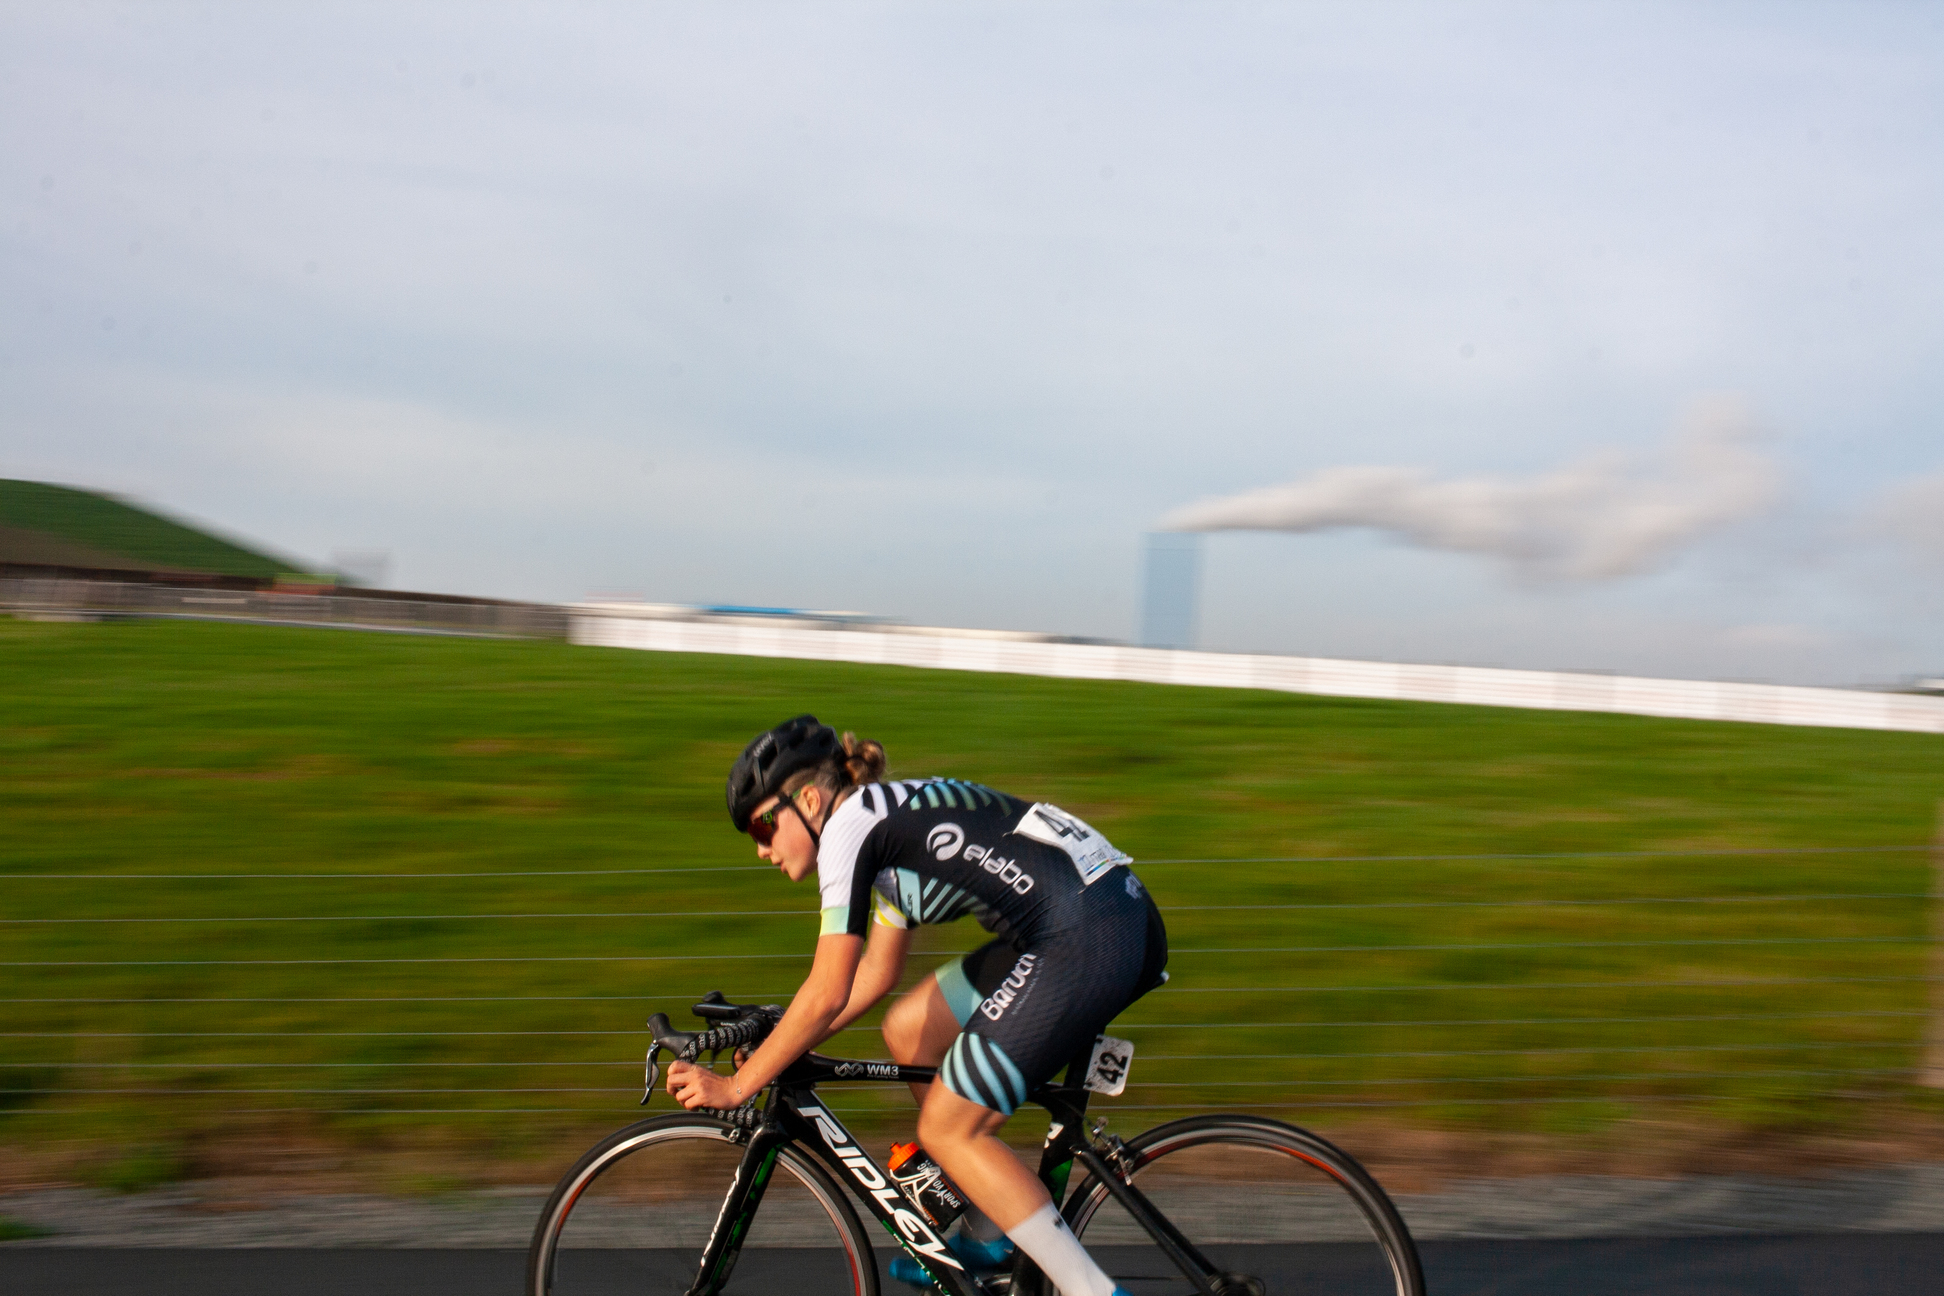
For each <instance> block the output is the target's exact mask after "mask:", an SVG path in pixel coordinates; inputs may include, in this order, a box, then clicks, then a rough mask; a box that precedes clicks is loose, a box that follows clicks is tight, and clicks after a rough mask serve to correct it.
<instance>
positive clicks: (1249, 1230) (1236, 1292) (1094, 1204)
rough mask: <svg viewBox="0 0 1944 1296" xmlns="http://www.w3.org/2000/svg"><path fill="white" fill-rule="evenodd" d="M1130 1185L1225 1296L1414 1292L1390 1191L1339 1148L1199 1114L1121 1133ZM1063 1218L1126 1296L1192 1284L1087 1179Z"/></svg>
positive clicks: (1410, 1252)
mask: <svg viewBox="0 0 1944 1296" xmlns="http://www.w3.org/2000/svg"><path fill="white" fill-rule="evenodd" d="M1127 1148H1128V1151H1129V1152H1131V1153H1132V1154H1133V1155H1134V1173H1133V1183H1134V1185H1135V1186H1136V1187H1138V1188H1139V1189H1140V1190H1141V1192H1142V1193H1143V1194H1145V1195H1146V1196H1147V1198H1148V1199H1149V1200H1150V1201H1152V1202H1153V1203H1154V1205H1155V1206H1156V1207H1157V1208H1158V1209H1159V1210H1160V1212H1161V1213H1162V1214H1163V1215H1165V1216H1166V1217H1167V1218H1168V1219H1169V1220H1171V1221H1172V1222H1173V1223H1174V1225H1175V1227H1176V1228H1177V1229H1179V1230H1180V1231H1181V1232H1182V1234H1183V1235H1184V1236H1186V1238H1187V1239H1188V1241H1189V1242H1191V1243H1192V1244H1193V1245H1194V1246H1195V1247H1196V1248H1198V1249H1199V1250H1200V1251H1201V1252H1202V1253H1203V1254H1204V1255H1206V1256H1207V1257H1208V1259H1209V1260H1210V1261H1212V1262H1213V1263H1214V1264H1215V1265H1216V1267H1217V1268H1218V1269H1220V1270H1221V1271H1222V1272H1223V1278H1222V1280H1221V1281H1219V1282H1218V1283H1217V1284H1216V1287H1217V1290H1218V1291H1219V1292H1221V1293H1223V1296H1265V1294H1266V1293H1268V1294H1273V1293H1280V1292H1311V1291H1327V1292H1330V1293H1332V1296H1423V1294H1424V1271H1423V1269H1422V1267H1421V1266H1420V1264H1419V1263H1418V1254H1417V1247H1416V1245H1415V1244H1414V1243H1413V1242H1412V1241H1411V1234H1410V1230H1409V1229H1407V1228H1405V1226H1404V1221H1403V1219H1402V1218H1400V1217H1399V1215H1398V1213H1397V1210H1396V1208H1395V1207H1394V1206H1392V1205H1391V1202H1390V1198H1388V1197H1386V1196H1385V1195H1384V1190H1383V1189H1382V1188H1380V1187H1378V1185H1377V1181H1376V1180H1374V1179H1372V1178H1371V1177H1370V1175H1369V1174H1368V1173H1367V1172H1365V1170H1364V1168H1363V1167H1362V1166H1360V1165H1358V1164H1357V1163H1356V1161H1355V1160H1353V1159H1352V1158H1351V1157H1350V1156H1349V1154H1348V1153H1345V1152H1343V1151H1342V1150H1340V1149H1338V1148H1336V1147H1333V1146H1332V1145H1331V1144H1329V1143H1328V1142H1326V1141H1324V1140H1323V1139H1321V1138H1318V1137H1317V1136H1316V1135H1314V1134H1311V1133H1310V1132H1309V1131H1307V1130H1301V1129H1298V1128H1296V1127H1295V1126H1294V1125H1285V1124H1283V1123H1282V1122H1281V1121H1272V1120H1266V1119H1260V1118H1257V1117H1251V1116H1197V1117H1192V1118H1190V1119H1188V1120H1180V1121H1174V1122H1171V1123H1169V1124H1167V1125H1159V1126H1156V1127H1155V1128H1154V1129H1151V1130H1149V1131H1147V1132H1146V1133H1144V1134H1142V1135H1140V1136H1139V1137H1138V1138H1133V1139H1129V1140H1128V1143H1127ZM1066 1219H1067V1223H1068V1224H1069V1225H1070V1226H1071V1227H1072V1229H1073V1231H1074V1233H1075V1235H1077V1236H1078V1237H1079V1238H1080V1240H1081V1241H1082V1242H1083V1243H1084V1244H1085V1245H1086V1248H1087V1250H1088V1251H1089V1252H1091V1253H1092V1254H1093V1256H1094V1258H1095V1260H1096V1261H1097V1262H1098V1263H1099V1264H1100V1266H1101V1267H1102V1268H1103V1269H1105V1270H1106V1271H1107V1272H1108V1273H1109V1274H1110V1275H1112V1276H1113V1278H1114V1280H1115V1282H1117V1283H1118V1284H1119V1285H1120V1286H1122V1287H1125V1288H1126V1289H1127V1290H1128V1291H1129V1293H1131V1296H1183V1294H1184V1293H1192V1292H1193V1291H1194V1288H1193V1286H1192V1285H1191V1284H1190V1283H1189V1282H1188V1280H1187V1279H1186V1278H1185V1277H1184V1276H1183V1275H1182V1273H1181V1271H1180V1270H1179V1269H1177V1268H1176V1267H1175V1265H1174V1264H1173V1262H1172V1261H1170V1260H1169V1259H1168V1257H1167V1256H1166V1255H1165V1254H1164V1253H1163V1252H1162V1251H1161V1250H1160V1248H1159V1247H1157V1246H1156V1245H1155V1242H1154V1239H1153V1238H1151V1237H1150V1236H1148V1234H1147V1232H1146V1230H1144V1229H1143V1228H1141V1226H1140V1225H1139V1224H1137V1223H1135V1222H1134V1220H1133V1218H1132V1217H1131V1216H1129V1215H1128V1214H1127V1212H1126V1211H1125V1210H1124V1209H1123V1208H1122V1207H1121V1205H1120V1204H1119V1203H1118V1202H1116V1201H1115V1200H1114V1199H1113V1197H1112V1196H1111V1195H1110V1194H1109V1193H1108V1190H1107V1187H1106V1185H1105V1184H1102V1183H1099V1182H1097V1181H1095V1180H1093V1179H1091V1178H1089V1179H1088V1180H1086V1181H1085V1182H1083V1183H1082V1184H1081V1185H1080V1186H1079V1187H1078V1188H1076V1189H1075V1190H1074V1192H1073V1194H1072V1195H1071V1197H1070V1198H1069V1199H1068V1202H1067V1207H1066Z"/></svg>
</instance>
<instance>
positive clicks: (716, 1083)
mask: <svg viewBox="0 0 1944 1296" xmlns="http://www.w3.org/2000/svg"><path fill="white" fill-rule="evenodd" d="M668 1092H669V1095H670V1096H671V1097H673V1098H674V1099H675V1101H676V1102H678V1103H680V1104H682V1106H684V1107H686V1108H688V1109H689V1110H690V1111H694V1110H695V1109H696V1108H697V1107H713V1108H714V1109H716V1110H717V1111H727V1110H729V1109H730V1108H732V1107H740V1106H742V1105H743V1103H744V1101H745V1100H746V1097H747V1095H738V1094H737V1093H736V1082H735V1081H734V1080H732V1079H730V1078H729V1077H727V1076H719V1075H717V1074H716V1073H715V1072H713V1071H711V1070H709V1068H707V1067H703V1066H697V1065H696V1064H695V1063H693V1062H671V1063H669V1064H668Z"/></svg>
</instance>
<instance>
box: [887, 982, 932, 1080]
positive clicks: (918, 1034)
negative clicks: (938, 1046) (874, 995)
mask: <svg viewBox="0 0 1944 1296" xmlns="http://www.w3.org/2000/svg"><path fill="white" fill-rule="evenodd" d="M917 999H918V996H917V995H906V996H905V997H904V998H903V999H900V1000H898V1001H897V1002H896V1003H894V1004H892V1005H891V1010H890V1011H889V1012H887V1013H885V1014H884V1025H883V1027H882V1031H883V1034H884V1047H885V1048H887V1049H889V1050H890V1051H891V1060H892V1061H894V1062H902V1063H904V1064H906V1065H907V1066H910V1065H915V1064H917V1062H918V1053H919V1051H920V1050H921V1049H922V1048H923V1047H924V1042H925V1017H924V1013H923V1012H922V1011H914V1009H917V1008H918V1004H917V1003H916V1002H915V1001H916V1000H917Z"/></svg>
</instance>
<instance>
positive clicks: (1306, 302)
mask: <svg viewBox="0 0 1944 1296" xmlns="http://www.w3.org/2000/svg"><path fill="white" fill-rule="evenodd" d="M4 22H5V27H6V40H5V41H4V42H0V68H4V72H5V75H4V78H0V95H3V96H4V100H0V102H3V103H4V108H5V111H4V113H0V150H4V153H5V156H6V157H7V158H8V161H9V165H8V166H7V167H6V168H5V171H4V176H0V204H4V206H5V210H6V218H5V220H4V221H0V286H4V289H5V292H4V294H0V295H3V296H4V300H5V302H6V306H5V307H4V308H0V365H4V369H0V373H4V375H5V382H6V385H7V389H8V392H9V395H10V397H11V399H10V402H9V403H10V408H11V411H12V413H11V416H10V419H9V425H8V432H7V435H6V437H5V438H4V440H0V476H6V477H12V478H29V479H36V480H45V481H55V482H64V483H70V484H75V485H82V486H89V487H95V488H103V489H108V490H113V491H119V492H123V493H130V494H134V495H138V496H142V497H145V498H148V499H151V500H155V501H159V502H161V503H164V504H167V505H169V506H170V507H172V508H174V509H176V510H178V511H180V512H183V513H185V514H187V515H189V516H192V517H199V518H203V519H207V520H210V521H213V522H217V523H220V524H222V525H224V526H226V527H229V528H233V529H236V530H238V531H241V532H243V533H245V534H248V535H253V536H255V537H258V538H259V539H260V540H261V541H262V542H264V543H265V544H269V545H273V546H276V547H278V548H280V549H281V550H283V551H287V552H289V553H292V554H296V555H300V556H302V557H303V558H304V560H305V561H306V563H307V564H309V565H311V566H314V567H322V566H324V565H325V564H327V563H328V562H330V561H331V559H332V555H341V557H340V559H339V562H340V566H344V567H348V568H356V569H357V572H358V574H359V575H361V576H370V575H371V574H373V573H374V572H376V571H379V570H382V572H383V575H384V579H385V580H386V581H388V582H390V583H392V584H395V585H397V586H399V587H401V588H405V589H413V590H441V591H449V592H464V593H470V594H479V595H490V596H495V597H502V598H514V599H525V600H540V601H553V602H559V601H563V600H568V599H573V598H578V597H582V596H585V595H587V594H589V593H592V592H608V593H618V592H627V593H632V594H635V595H637V596H640V597H645V598H648V599H650V600H655V601H669V602H687V603H728V604H755V605H765V606H787V607H818V608H845V609H854V610H861V611H867V612H871V613H875V614H879V615H884V616H891V617H896V618H900V619H904V620H908V621H915V622H922V623H929V624H950V625H970V626H980V627H995V628H1008V629H1023V630H1038V631H1046V632H1051V633H1057V634H1065V635H1085V636H1096V637H1108V638H1124V637H1127V636H1129V635H1131V634H1133V633H1135V625H1136V623H1137V618H1138V616H1139V610H1138V607H1137V596H1136V583H1137V579H1138V578H1137V571H1138V569H1139V554H1140V547H1141V539H1140V537H1141V536H1142V535H1143V533H1145V532H1148V531H1151V530H1156V529H1165V528H1170V527H1182V528H1191V529H1193V528H1204V529H1207V530H1209V531H1210V532H1212V538H1211V539H1210V540H1209V541H1208V542H1207V545H1206V554H1205V558H1206V562H1205V586H1204V595H1205V597H1204V600H1203V622H1202V643H1203V645H1204V646H1207V647H1212V648H1218V649H1243V650H1256V651H1271V652H1303V653H1316V654H1323V655H1334V656H1348V657H1382V658H1388V659H1402V660H1431V661H1455V662H1468V663H1474V664H1484V665H1507V666H1522V667H1544V668H1557V669H1592V670H1621V671H1630V672H1634V673H1649V674H1674V675H1696V674H1698V675H1704V676H1707V677H1710V678H1714V677H1732V678H1760V679H1776V680H1784V681H1790V682H1798V683H1826V684H1855V683H1861V682H1890V681H1894V680H1898V679H1903V678H1905V677H1908V676H1912V675H1934V674H1937V673H1939V672H1940V664H1939V662H1938V660H1937V643H1938V636H1939V631H1940V629H1944V622H1940V613H1939V611H1938V609H1939V607H1940V606H1944V601H1940V599H1939V597H1938V595H1939V592H1940V587H1939V584H1938V580H1939V576H1938V572H1939V567H1940V559H1941V558H1944V535H1940V532H1939V530H1938V527H1939V523H1938V520H1937V519H1938V518H1939V517H1940V516H1944V510H1941V509H1940V504H1941V503H1944V477H1940V475H1939V474H1940V473H1944V465H1940V463H1939V461H1938V457H1937V444H1938V438H1937V436H1936V433H1935V429H1934V422H1935V417H1936V410H1937V408H1938V407H1939V395H1940V392H1939V386H1938V384H1939V381H1940V380H1939V378H1938V376H1937V372H1938V371H1937V366H1936V365H1935V363H1933V357H1934V356H1935V355H1936V354H1937V353H1938V352H1939V350H1940V344H1944V338H1940V336H1939V329H1940V328H1941V327H1944V325H1940V323H1939V320H1938V317H1937V312H1936V311H1934V310H1932V309H1930V306H1931V303H1932V302H1933V301H1934V300H1935V299H1936V297H1937V291H1938V287H1939V280H1940V274H1941V273H1944V259H1941V254H1944V248H1941V247H1940V239H1941V238H1944V235H1940V233H1939V231H1940V229H1944V225H1941V224H1940V222H1939V221H1938V220H1937V219H1936V216H1937V212H1938V210H1939V206H1940V201H1941V200H1944V193H1941V192H1940V186H1944V176H1940V172H1939V170H1938V168H1937V167H1936V166H1935V165H1934V160H1935V158H1936V157H1937V156H1938V154H1939V151H1940V146H1941V145H1944V141H1940V139H1939V138H1938V132H1939V130H1940V129H1944V128H1941V127H1940V126H1939V123H1940V122H1944V111H1940V107H1944V105H1940V104H1939V102H1938V97H1939V95H1940V94H1941V93H1944V91H1940V88H1939V87H1940V84H1944V82H1940V80H1939V78H1938V77H1937V76H1936V75H1935V72H1936V67H1937V62H1938V56H1939V52H1940V47H1941V46H1944V31H1940V26H1939V24H1940V19H1939V17H1938V15H1937V14H1936V13H1935V12H1933V11H1932V10H1930V9H1929V8H1928V7H1925V6H1921V5H1899V4H1864V5H1843V6H1832V5H1816V4H1795V5H1773V4H1760V5H1758V4H1720V5H1709V6H1705V7H1699V8H1697V7H1695V6H1692V5H1677V4H1665V5H1662V4H1645V5H1642V4H1625V5H1617V4H1616V5H1602V4H1591V5H1575V6H1572V7H1571V8H1570V9H1569V10H1562V9H1559V8H1558V7H1556V6H1550V5H1538V4H1522V3H1509V4H1508V3H1493V2H1490V0H1479V2H1478V3H1471V4H1465V5H1460V6H1452V5H1433V4H1402V5H1391V6H1384V7H1381V8H1377V9H1373V8H1371V7H1370V6H1367V5H1356V4H1305V5H1296V6H1271V7H1262V6H1257V5H1253V4H1209V5H1192V6H1191V5H1165V4H1164V5H1146V6H1137V7H1134V8H1132V9H1129V8H1127V7H1125V6H1105V5H1088V4H1074V5H1067V6H1061V7H1059V8H1057V9H1055V10H1053V11H1047V10H1045V9H1044V8H1043V7H1040V6H1027V5H979V6H967V5H935V6H926V7H925V8H924V9H922V10H918V11H912V10H907V9H902V8H899V7H895V6H881V5H869V4H860V5H849V4H832V5H820V6H817V7H816V8H814V9H812V10H803V9H798V8H794V7H789V6H760V5H758V6H738V7H733V8H729V9H722V8H702V9H696V8H692V7H685V6H677V5H648V6H620V5H545V6H535V5H514V4H495V5H486V6H479V5H464V6H458V5H452V6H446V5H440V4H432V3H428V4H416V5H410V6H402V7H401V6H397V5H380V4H321V5H310V6H304V7H302V8H301V9H297V10H284V9H276V10H267V9H264V8H262V7H260V6H252V5H241V4H220V3H219V4H208V5H189V4H183V5H162V6H156V5H115V4H99V5H94V4H84V5H63V6H59V7H46V6H14V7H11V8H9V9H8V10H7V11H6V14H5V16H4ZM1278 487H1283V488H1288V489H1289V490H1291V491H1293V492H1294V494H1287V493H1286V494H1284V495H1280V496H1274V497H1272V498H1270V499H1269V500H1266V501H1265V500H1263V499H1261V498H1258V497H1255V496H1253V495H1252V494H1251V493H1252V492H1259V491H1263V490H1266V489H1271V488H1278ZM1237 497H1242V498H1241V499H1240V500H1239V501H1238V499H1237ZM1224 501H1226V502H1227V504H1228V507H1222V503H1223V502H1224ZM813 532H814V533H816V534H818V535H820V536H821V537H823V538H825V543H824V544H822V545H816V546H806V544H805V541H806V536H807V535H808V534H810V533H813ZM374 562H375V563H376V564H377V565H376V566H374V565H373V564H374Z"/></svg>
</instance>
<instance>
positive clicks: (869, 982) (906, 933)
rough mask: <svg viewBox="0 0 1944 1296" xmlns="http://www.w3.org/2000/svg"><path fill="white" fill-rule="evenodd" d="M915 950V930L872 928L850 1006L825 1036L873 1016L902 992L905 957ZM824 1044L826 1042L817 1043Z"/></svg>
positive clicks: (854, 982)
mask: <svg viewBox="0 0 1944 1296" xmlns="http://www.w3.org/2000/svg"><path fill="white" fill-rule="evenodd" d="M910 950H911V928H909V927H890V926H886V925H885V924H884V923H872V924H871V939H870V941H869V942H868V943H866V945H865V946H864V961H863V962H862V963H860V964H859V965H858V968H857V976H856V977H855V978H854V979H853V980H852V981H851V995H850V1002H849V1003H848V1004H846V1005H844V1011H842V1012H840V1013H838V1014H837V1016H836V1018H835V1019H834V1020H833V1021H832V1022H831V1023H830V1029H829V1030H828V1031H826V1032H824V1037H823V1038H824V1039H829V1038H830V1037H831V1036H832V1035H835V1034H836V1033H837V1032H838V1031H840V1030H842V1029H844V1027H846V1026H848V1025H850V1024H851V1023H852V1022H854V1021H856V1020H857V1019H858V1018H859V1017H862V1016H863V1015H864V1014H865V1013H867V1012H869V1011H870V1010H871V1008H872V1007H873V1006H874V1005H875V1004H876V1003H877V1001H878V1000H880V999H882V998H884V996H886V995H888V994H890V993H891V992H892V991H893V990H896V989H897V988H898V982H899V980H900V979H901V978H902V977H903V976H904V968H905V955H906V954H907V953H909V952H910ZM817 1042H818V1043H820V1044H821V1043H822V1042H823V1040H819V1041H817Z"/></svg>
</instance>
